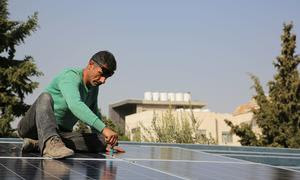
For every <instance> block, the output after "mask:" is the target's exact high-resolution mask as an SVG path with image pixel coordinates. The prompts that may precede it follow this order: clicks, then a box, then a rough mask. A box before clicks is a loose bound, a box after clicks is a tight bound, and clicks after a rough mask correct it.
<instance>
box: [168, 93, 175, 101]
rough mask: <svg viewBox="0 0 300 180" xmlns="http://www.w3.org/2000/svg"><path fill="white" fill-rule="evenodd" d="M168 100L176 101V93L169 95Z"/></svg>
mask: <svg viewBox="0 0 300 180" xmlns="http://www.w3.org/2000/svg"><path fill="white" fill-rule="evenodd" d="M168 100H169V101H175V93H172V92H171V93H168Z"/></svg>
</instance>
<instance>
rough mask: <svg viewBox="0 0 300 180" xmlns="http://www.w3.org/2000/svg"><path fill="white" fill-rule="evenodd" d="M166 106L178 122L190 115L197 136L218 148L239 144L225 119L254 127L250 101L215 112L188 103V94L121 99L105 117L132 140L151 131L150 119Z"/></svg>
mask: <svg viewBox="0 0 300 180" xmlns="http://www.w3.org/2000/svg"><path fill="white" fill-rule="evenodd" d="M170 107H171V109H172V113H173V115H174V117H176V118H178V119H180V118H182V117H183V116H184V115H187V116H188V117H190V114H193V116H194V119H195V120H197V122H199V123H200V126H199V131H200V132H201V134H203V135H205V136H206V137H212V138H213V139H214V140H215V142H216V143H217V144H219V145H234V146H239V145H240V143H239V137H237V136H236V135H233V134H231V133H230V127H229V126H227V124H226V123H225V121H224V120H225V119H227V120H230V121H231V122H233V124H240V123H243V122H245V123H252V124H253V126H255V123H253V121H252V117H253V114H252V112H251V109H252V108H255V107H256V104H255V102H253V101H251V102H249V103H247V104H244V105H241V106H239V107H237V108H236V110H235V111H234V112H233V113H232V114H231V113H216V112H210V111H209V110H208V109H203V108H204V107H205V104H204V103H203V102H200V101H192V99H191V94H190V93H159V92H152V93H151V92H146V93H145V94H144V99H143V100H124V101H121V102H117V103H114V104H112V105H110V109H109V115H110V118H111V119H112V120H113V121H114V122H115V123H117V124H119V125H121V127H122V130H123V131H125V133H126V134H127V135H129V136H130V138H131V139H132V138H133V134H134V133H135V132H136V131H137V130H140V131H141V133H142V134H143V135H144V136H145V135H146V133H145V131H144V130H143V129H144V128H145V127H146V128H147V129H149V130H151V125H152V120H153V118H155V117H162V116H163V114H164V113H166V112H167V111H168V110H170ZM190 121H191V119H190ZM141 127H142V128H141Z"/></svg>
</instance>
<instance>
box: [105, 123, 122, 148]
mask: <svg viewBox="0 0 300 180" xmlns="http://www.w3.org/2000/svg"><path fill="white" fill-rule="evenodd" d="M102 134H103V135H104V136H105V140H106V142H107V144H110V145H111V146H112V147H113V146H115V145H116V144H117V142H118V134H117V133H115V132H114V131H112V130H111V129H109V128H107V127H105V128H103V131H102Z"/></svg>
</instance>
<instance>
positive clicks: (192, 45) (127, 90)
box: [9, 0, 300, 114]
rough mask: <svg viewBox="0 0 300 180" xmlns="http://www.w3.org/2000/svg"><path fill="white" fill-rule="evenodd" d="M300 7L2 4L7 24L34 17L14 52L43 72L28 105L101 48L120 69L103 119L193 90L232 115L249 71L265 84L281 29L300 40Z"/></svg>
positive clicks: (274, 3) (107, 91) (78, 0)
mask: <svg viewBox="0 0 300 180" xmlns="http://www.w3.org/2000/svg"><path fill="white" fill-rule="evenodd" d="M299 7H300V1H298V0H286V1H282V0H251V1H247V0H240V1H238V0H224V1H220V0H219V1H217V0H209V1H200V0H195V1H189V0H188V1H183V0H163V1H161V0H160V1H158V0H151V1H140V0H135V1H132V0H128V1H118V2H117V1H100V0H89V1H82V0H68V1H67V0H65V1H61V0H60V1H58V0H51V1H36V0H35V1H34V0H26V1H20V0H11V1H9V11H10V13H11V15H10V18H11V19H13V20H21V21H24V20H26V18H27V17H28V16H29V15H32V14H33V12H34V11H37V12H38V13H39V16H38V17H39V26H40V28H39V29H38V30H37V31H36V32H35V33H33V34H32V36H31V37H29V38H27V39H26V41H25V44H22V45H21V46H19V47H18V48H17V54H16V58H19V59H21V58H23V57H24V56H25V55H31V56H33V57H34V59H35V62H36V64H37V66H38V68H39V69H40V70H41V71H42V72H43V73H44V76H42V77H40V78H38V79H37V81H38V82H40V86H39V88H38V89H36V90H35V92H34V93H33V94H32V95H29V96H28V97H27V99H26V101H27V102H28V103H32V102H33V101H34V99H35V98H36V97H37V96H38V95H39V93H40V92H41V91H42V90H43V88H45V86H46V85H47V84H48V83H49V82H50V81H51V79H52V78H53V77H54V76H55V75H56V74H57V73H58V72H60V71H61V70H63V69H64V68H68V67H85V66H86V64H87V62H88V60H89V58H90V57H91V56H92V55H93V54H94V53H95V52H97V51H98V50H104V49H106V50H109V51H111V52H112V53H113V54H114V55H115V57H116V58H117V61H118V70H117V72H116V73H115V75H114V76H113V77H112V78H111V79H109V80H108V81H107V83H106V84H105V85H103V86H100V93H99V107H100V108H101V109H102V110H103V112H104V114H107V113H108V104H110V103H113V102H117V101H120V100H124V99H129V98H136V99H142V98H143V94H144V92H145V91H164V92H191V94H192V99H193V100H199V101H203V102H205V103H206V104H207V108H209V109H211V111H214V112H232V111H233V110H234V109H235V108H236V106H238V105H240V104H243V103H245V102H247V101H249V99H250V98H251V97H252V95H253V94H254V93H255V92H254V90H253V89H250V88H251V86H252V85H253V82H252V81H251V80H250V78H249V76H248V75H247V73H248V72H249V73H253V74H255V75H257V76H258V77H259V78H260V80H261V82H262V84H263V85H264V86H265V84H266V83H267V81H269V80H270V79H272V78H273V75H274V72H275V70H274V68H273V65H272V62H273V60H274V59H275V57H276V56H278V55H279V53H280V43H281V42H280V35H281V33H282V25H283V22H289V21H293V22H294V30H293V32H294V33H295V34H296V35H297V36H298V37H300V13H299ZM299 44H300V41H299V38H298V47H299V46H300V45H299ZM296 52H297V53H298V54H299V48H297V49H296ZM265 87H266V86H265Z"/></svg>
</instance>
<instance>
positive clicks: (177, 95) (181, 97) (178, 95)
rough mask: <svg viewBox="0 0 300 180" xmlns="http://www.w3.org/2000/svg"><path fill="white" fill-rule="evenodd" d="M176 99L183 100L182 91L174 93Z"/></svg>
mask: <svg viewBox="0 0 300 180" xmlns="http://www.w3.org/2000/svg"><path fill="white" fill-rule="evenodd" d="M175 100H176V101H183V93H176V94H175Z"/></svg>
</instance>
